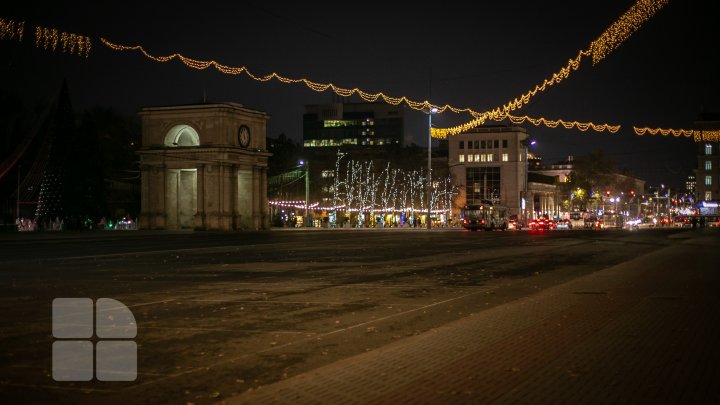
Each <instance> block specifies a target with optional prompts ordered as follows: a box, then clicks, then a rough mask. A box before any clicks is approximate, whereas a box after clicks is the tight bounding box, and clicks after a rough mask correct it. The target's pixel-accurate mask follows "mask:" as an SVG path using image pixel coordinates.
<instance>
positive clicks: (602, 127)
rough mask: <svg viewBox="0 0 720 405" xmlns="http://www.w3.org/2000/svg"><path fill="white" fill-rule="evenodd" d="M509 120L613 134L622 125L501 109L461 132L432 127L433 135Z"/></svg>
mask: <svg viewBox="0 0 720 405" xmlns="http://www.w3.org/2000/svg"><path fill="white" fill-rule="evenodd" d="M506 119H507V120H509V121H510V122H512V123H513V124H516V125H519V124H522V123H524V122H526V121H527V122H529V123H531V124H533V125H535V126H536V127H537V126H540V125H544V126H546V127H548V128H557V127H563V128H565V129H573V128H575V129H578V130H580V131H582V132H585V131H587V130H589V129H592V130H593V131H596V132H605V131H607V132H610V133H611V134H614V133H617V132H618V131H619V130H620V127H621V126H620V125H610V124H595V123H594V122H579V121H565V120H562V119H558V120H551V119H547V118H544V117H540V118H533V117H529V116H527V115H524V116H522V117H519V116H515V115H511V114H507V113H502V112H499V111H494V112H491V113H490V114H487V115H485V116H482V117H480V118H477V119H475V120H473V121H470V122H467V123H465V124H463V125H462V126H460V128H459V129H458V130H459V131H460V132H457V133H454V132H451V131H453V130H455V128H432V136H433V138H438V139H445V138H447V137H448V135H457V134H458V133H461V132H465V131H469V130H471V129H473V128H475V127H478V126H480V125H483V124H484V123H485V122H486V121H487V120H493V121H504V120H506Z"/></svg>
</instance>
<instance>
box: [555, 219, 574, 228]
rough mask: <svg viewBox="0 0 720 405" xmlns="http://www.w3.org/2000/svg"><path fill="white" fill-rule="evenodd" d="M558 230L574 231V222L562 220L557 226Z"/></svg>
mask: <svg viewBox="0 0 720 405" xmlns="http://www.w3.org/2000/svg"><path fill="white" fill-rule="evenodd" d="M555 227H556V228H557V229H572V222H570V220H569V219H561V220H559V221H557V223H556V224H555Z"/></svg>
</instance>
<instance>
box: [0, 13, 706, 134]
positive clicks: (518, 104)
mask: <svg viewBox="0 0 720 405" xmlns="http://www.w3.org/2000/svg"><path fill="white" fill-rule="evenodd" d="M668 1H669V0H638V1H637V2H636V3H635V4H634V5H633V6H632V7H630V9H629V10H628V11H626V12H625V13H624V14H623V15H622V16H621V17H620V18H619V19H618V20H616V21H615V22H614V23H613V24H612V25H611V26H610V27H609V28H608V29H607V30H605V32H603V34H602V35H601V36H600V37H599V38H598V39H596V40H595V41H593V42H592V43H591V44H590V48H589V49H587V50H581V51H579V52H578V54H577V56H575V57H574V58H571V59H569V60H568V63H567V64H566V65H565V66H564V67H562V68H561V69H560V70H559V71H558V72H556V73H553V75H552V76H551V77H550V78H546V79H545V80H544V81H543V83H542V84H539V85H536V86H535V88H533V89H532V90H530V91H528V92H526V93H525V94H523V95H521V96H520V97H517V98H515V99H513V100H512V101H510V102H508V103H506V104H505V105H503V106H502V107H499V108H495V109H492V110H487V111H483V112H478V111H475V110H473V109H471V108H461V107H455V106H452V105H449V104H446V105H444V106H436V105H434V104H432V103H430V102H429V101H428V100H424V101H414V100H410V99H409V98H407V97H405V96H401V97H393V96H388V95H386V94H384V93H382V92H378V93H369V92H366V91H364V90H361V89H359V88H357V87H355V88H352V89H349V88H343V87H339V86H337V85H335V84H333V83H318V82H313V81H311V80H309V79H307V78H289V77H285V76H282V75H280V74H278V73H276V72H273V73H269V74H266V75H256V74H253V73H252V72H250V71H249V70H248V69H247V68H246V67H245V66H239V67H234V66H227V65H223V64H221V63H219V62H217V61H215V60H198V59H193V58H189V57H186V56H184V55H182V54H180V53H174V54H171V55H167V56H156V55H152V54H151V53H149V52H148V51H147V50H145V48H143V47H142V46H141V45H134V46H127V45H120V44H115V43H113V42H111V41H109V40H108V39H106V38H100V41H101V43H102V44H103V45H105V46H106V47H108V48H110V49H112V50H114V51H120V52H121V51H139V52H140V53H142V54H143V55H144V56H145V57H146V58H148V59H151V60H153V61H156V62H161V63H165V62H170V61H172V60H174V59H178V60H180V61H181V62H182V63H183V64H185V65H186V66H188V67H190V68H193V69H197V70H203V69H207V68H210V67H214V68H215V69H217V70H218V71H219V72H221V73H224V74H230V75H241V74H245V75H247V76H248V77H250V78H251V79H253V80H256V81H259V82H267V81H271V80H273V79H274V80H277V81H279V82H282V83H286V84H304V85H305V86H306V87H308V88H309V89H311V90H313V91H316V92H325V91H328V90H330V91H333V92H334V93H335V94H337V95H339V96H342V97H350V96H352V95H355V94H357V95H358V96H359V97H360V98H361V99H362V100H364V101H366V102H377V101H382V102H385V103H387V104H391V105H399V104H402V103H404V104H406V105H407V106H408V107H410V108H412V109H414V110H420V111H422V110H425V111H427V110H429V109H432V108H436V109H437V111H438V112H439V113H442V112H445V111H446V110H450V111H452V112H454V113H469V114H471V115H472V116H473V117H474V118H473V120H471V121H469V122H466V123H464V124H461V125H458V126H455V127H451V128H432V130H431V135H432V137H434V138H439V139H444V138H447V137H448V136H450V135H457V134H459V133H462V132H466V131H468V130H470V129H472V128H476V127H478V126H480V125H483V124H484V123H485V122H487V121H488V120H493V121H503V120H505V119H508V120H510V121H511V122H512V123H514V124H521V123H523V122H526V121H527V122H530V123H531V124H533V125H535V126H540V125H543V126H546V127H548V128H557V127H558V126H562V127H563V128H566V129H573V128H575V129H578V130H580V131H587V130H590V129H592V130H593V131H597V132H604V131H607V132H610V133H616V132H617V131H619V129H620V125H611V124H607V123H603V124H595V123H593V122H579V121H565V120H552V119H547V118H544V117H540V118H533V117H529V116H527V115H525V116H514V115H511V114H510V112H511V111H514V110H516V109H520V108H522V107H523V106H524V105H526V104H527V103H529V102H530V100H531V99H532V98H533V97H534V96H536V95H537V94H538V93H539V92H543V91H545V90H547V89H548V88H549V87H551V86H553V85H555V84H557V83H559V82H561V81H562V80H564V79H566V78H567V77H569V75H570V73H571V72H572V71H575V70H577V69H578V68H579V67H580V64H581V62H582V59H583V58H584V57H587V56H592V60H593V64H596V63H598V62H600V61H601V60H603V59H604V58H605V57H607V55H609V54H610V53H611V52H612V51H614V50H615V49H617V48H618V47H619V46H620V45H621V44H622V42H624V41H625V40H626V39H627V38H629V37H630V35H632V34H633V33H634V32H635V31H637V30H638V29H639V28H640V26H641V25H642V24H643V23H644V22H645V21H647V20H648V19H650V18H651V17H652V16H654V15H655V13H656V12H657V11H659V10H660V9H661V8H662V7H663V6H665V5H666V4H667V3H668ZM24 26H25V22H24V21H23V22H20V23H16V22H15V21H14V20H6V19H1V18H0V40H1V39H6V38H7V39H11V40H12V39H14V38H15V37H17V38H18V41H22V38H23V34H24ZM60 45H61V46H62V51H63V52H69V53H70V54H75V53H77V54H78V55H79V56H85V57H88V56H89V53H90V50H91V48H92V41H91V40H90V38H89V37H86V36H83V35H78V34H74V33H67V32H61V31H59V30H57V29H54V28H47V27H40V26H37V27H35V46H36V47H37V48H40V47H42V48H43V49H45V50H48V49H50V50H52V51H55V50H56V49H57V48H58V46H60ZM633 128H634V130H635V133H636V134H637V135H644V134H645V133H646V132H649V133H650V134H651V135H655V134H657V133H660V134H661V135H663V136H667V135H669V134H672V135H674V136H676V137H678V136H681V135H683V136H685V137H690V136H693V138H694V139H695V141H698V142H699V141H701V140H708V139H717V138H718V134H717V131H695V130H664V129H659V128H658V129H651V128H638V127H633Z"/></svg>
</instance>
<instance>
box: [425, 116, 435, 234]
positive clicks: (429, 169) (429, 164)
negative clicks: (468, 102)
mask: <svg viewBox="0 0 720 405" xmlns="http://www.w3.org/2000/svg"><path fill="white" fill-rule="evenodd" d="M436 112H438V109H437V108H436V107H431V108H430V109H429V110H428V157H427V161H428V162H427V163H428V168H427V220H426V221H425V222H426V224H427V229H431V224H430V202H431V197H430V192H431V191H432V177H431V170H432V115H433V114H435V113H436Z"/></svg>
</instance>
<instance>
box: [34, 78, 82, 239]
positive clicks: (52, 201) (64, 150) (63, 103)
mask: <svg viewBox="0 0 720 405" xmlns="http://www.w3.org/2000/svg"><path fill="white" fill-rule="evenodd" d="M50 120H51V123H50V128H49V131H50V132H49V134H48V138H47V141H46V142H50V151H49V154H48V164H47V167H46V168H45V172H44V173H43V176H42V181H41V183H40V195H39V197H38V205H37V209H36V211H35V217H36V220H37V223H38V224H39V225H40V226H45V225H46V224H48V223H50V222H51V221H55V220H56V219H60V220H62V219H63V218H64V216H65V212H64V190H65V180H66V179H65V174H66V173H65V172H66V166H67V160H68V159H67V157H68V152H69V146H70V145H71V144H72V139H73V132H74V127H75V119H74V115H73V110H72V106H71V105H70V96H69V94H68V88H67V83H65V82H63V84H62V88H61V89H60V94H59V96H58V99H57V103H56V106H55V111H54V113H53V115H52V117H51V118H50Z"/></svg>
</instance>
